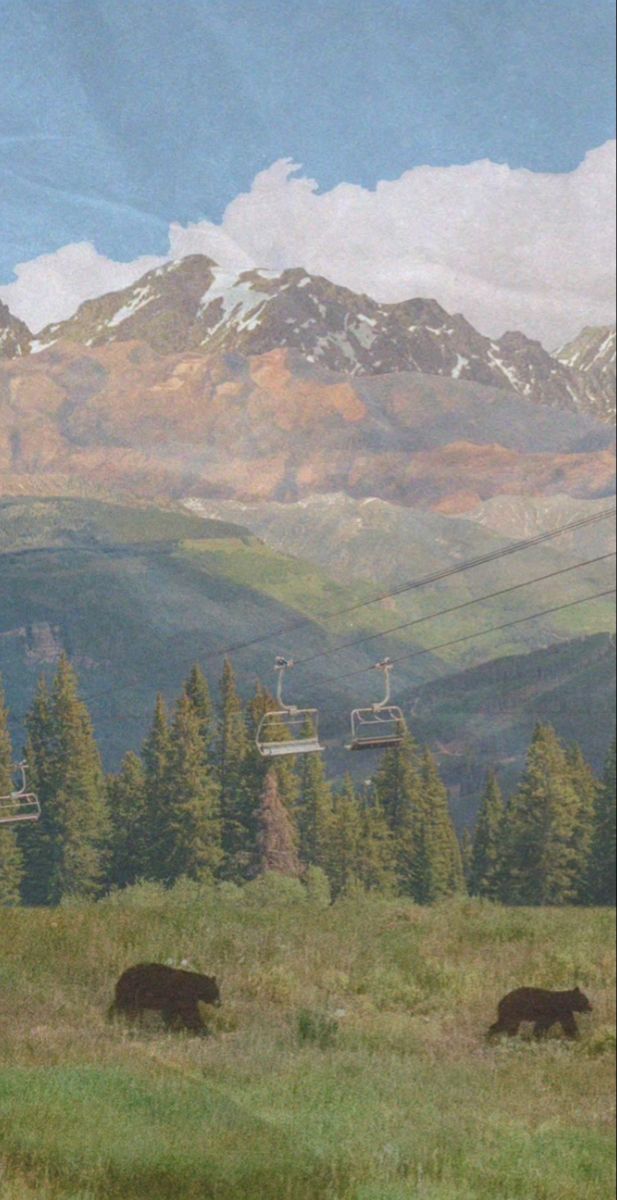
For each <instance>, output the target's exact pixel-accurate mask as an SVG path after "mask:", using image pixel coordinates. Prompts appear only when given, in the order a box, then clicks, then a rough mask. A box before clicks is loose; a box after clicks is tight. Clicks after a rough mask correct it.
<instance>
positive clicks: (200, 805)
mask: <svg viewBox="0 0 617 1200" xmlns="http://www.w3.org/2000/svg"><path fill="white" fill-rule="evenodd" d="M169 780H170V801H169V810H168V846H167V872H166V879H167V881H168V882H169V881H172V880H174V879H176V878H178V877H179V876H180V875H188V876H189V878H191V879H204V878H213V877H214V875H215V874H216V872H217V871H218V868H219V867H220V865H221V861H222V858H223V851H222V844H221V820H220V803H219V801H220V788H219V784H218V781H217V779H216V777H215V775H214V771H213V769H212V766H211V765H210V763H209V762H208V759H207V751H206V747H205V744H204V738H203V728H202V724H201V721H200V718H199V715H198V713H197V712H196V711H195V707H194V706H193V704H192V702H191V700H190V699H189V698H188V697H187V696H186V695H184V696H182V697H181V699H180V700H179V701H178V706H177V709H176V716H175V720H174V724H173V730H172V738H171V755H170V770H169Z"/></svg>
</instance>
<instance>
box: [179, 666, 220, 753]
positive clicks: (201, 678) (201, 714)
mask: <svg viewBox="0 0 617 1200" xmlns="http://www.w3.org/2000/svg"><path fill="white" fill-rule="evenodd" d="M184 695H185V696H186V698H187V700H189V701H190V704H191V707H192V709H193V712H194V713H195V715H196V717H197V719H198V721H199V733H200V737H201V739H202V741H203V744H204V751H205V754H206V757H207V759H208V761H210V760H211V759H212V758H213V753H214V743H215V740H216V713H215V709H214V702H213V700H212V696H211V695H210V688H209V686H208V680H207V679H206V677H205V675H204V673H203V671H202V669H201V667H199V666H198V665H197V664H196V665H195V666H194V667H193V668H192V670H191V672H190V675H189V677H188V679H187V681H186V683H185V685H184Z"/></svg>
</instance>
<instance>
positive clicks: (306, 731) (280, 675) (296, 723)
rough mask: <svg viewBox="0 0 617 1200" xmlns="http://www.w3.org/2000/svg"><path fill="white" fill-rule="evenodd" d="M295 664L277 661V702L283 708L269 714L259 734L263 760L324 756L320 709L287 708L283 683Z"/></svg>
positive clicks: (279, 659) (263, 719)
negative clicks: (307, 755) (297, 756)
mask: <svg viewBox="0 0 617 1200" xmlns="http://www.w3.org/2000/svg"><path fill="white" fill-rule="evenodd" d="M293 665H294V664H293V660H292V659H286V658H277V659H276V662H275V664H274V670H275V672H276V674H277V689H276V698H277V702H278V704H279V708H277V709H273V710H272V711H271V712H267V713H265V715H264V716H263V717H262V719H261V721H260V724H259V728H258V730H257V749H258V750H259V753H260V754H261V755H262V757H263V758H280V757H282V756H284V755H293V754H323V751H324V747H323V746H322V745H321V743H320V741H319V713H318V710H317V709H316V708H297V707H296V706H295V705H291V704H285V702H284V700H283V681H284V677H285V672H286V671H288V670H289V669H290V668H291V667H293Z"/></svg>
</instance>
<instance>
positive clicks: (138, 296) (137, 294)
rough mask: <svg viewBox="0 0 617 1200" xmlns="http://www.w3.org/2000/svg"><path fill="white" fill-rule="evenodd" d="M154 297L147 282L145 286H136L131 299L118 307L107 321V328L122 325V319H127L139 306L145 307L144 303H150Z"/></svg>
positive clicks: (137, 310)
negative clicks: (121, 306)
mask: <svg viewBox="0 0 617 1200" xmlns="http://www.w3.org/2000/svg"><path fill="white" fill-rule="evenodd" d="M154 299H155V297H154V296H153V295H152V293H151V292H150V285H149V284H147V285H146V287H141V288H136V289H135V291H134V293H133V298H132V300H130V301H129V303H128V304H125V305H124V307H123V308H119V309H118V311H117V312H116V313H114V315H113V317H112V318H111V320H109V321H108V322H107V327H108V328H109V329H115V328H116V326H118V325H122V324H123V323H124V321H127V320H128V318H129V317H132V316H134V315H135V313H136V312H139V310H140V308H145V307H146V304H151V303H152V301H153V300H154Z"/></svg>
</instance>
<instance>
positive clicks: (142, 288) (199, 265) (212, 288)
mask: <svg viewBox="0 0 617 1200" xmlns="http://www.w3.org/2000/svg"><path fill="white" fill-rule="evenodd" d="M128 340H138V341H143V342H145V343H146V344H147V345H148V346H150V348H151V349H153V350H154V351H156V352H157V353H160V354H176V353H185V352H186V351H192V352H196V353H199V354H211V353H213V352H219V353H237V354H242V355H243V356H251V355H261V354H266V353H269V352H270V351H271V350H274V349H279V348H281V347H283V348H289V349H291V350H294V351H296V352H298V353H299V354H300V355H302V357H303V358H304V359H305V360H306V362H307V363H308V364H311V365H317V366H319V367H322V368H325V369H327V370H329V371H334V372H337V373H341V374H345V375H351V376H359V375H385V374H392V373H400V372H417V373H420V374H424V375H437V376H445V377H448V378H450V379H454V380H463V381H468V382H474V383H480V384H484V385H485V386H488V387H493V388H499V389H503V390H506V391H510V392H515V393H516V394H518V395H520V396H523V397H525V398H526V399H529V400H531V401H533V402H534V403H538V404H544V405H550V406H553V407H557V408H563V409H567V410H569V411H580V412H588V413H590V414H593V415H594V416H597V417H600V418H601V419H604V420H609V419H611V416H612V417H613V418H614V412H615V379H614V374H613V375H612V376H611V375H610V373H607V372H605V371H603V370H602V371H597V370H593V371H590V370H587V369H586V368H584V369H583V368H581V369H579V367H578V366H577V365H576V363H574V362H570V361H566V359H564V358H563V357H559V358H556V357H553V356H552V355H551V354H549V353H548V352H547V351H546V350H545V349H544V348H543V347H542V346H541V344H540V343H539V342H537V341H533V340H532V339H530V338H528V337H526V336H525V335H524V334H523V333H517V332H508V333H505V334H504V335H503V337H501V338H499V339H496V340H495V339H491V338H488V337H484V336H483V335H482V334H480V333H478V331H477V330H476V329H474V328H473V326H472V325H470V324H469V322H468V321H467V320H466V319H465V317H464V316H462V315H461V314H455V315H451V314H449V313H447V312H446V311H445V309H443V308H442V307H441V305H439V304H438V303H437V301H435V300H431V299H410V300H407V301H404V302H402V303H397V304H379V303H378V302H377V301H375V300H372V299H371V298H370V297H369V296H365V295H358V294H356V293H355V292H352V291H350V290H349V289H347V288H344V287H338V286H336V285H335V284H333V283H330V282H329V281H328V280H327V279H324V278H322V277H320V276H312V275H309V274H307V273H306V271H304V270H301V269H295V270H287V271H283V272H280V273H278V272H273V271H262V270H252V271H245V272H242V273H240V274H235V273H233V272H229V271H225V270H222V269H221V268H220V267H218V266H217V265H216V264H215V263H214V262H213V261H212V260H211V259H209V258H207V257H206V256H204V255H192V256H189V257H187V258H184V259H181V260H178V261H176V262H171V263H168V264H166V265H165V266H162V267H157V268H156V269H155V270H152V271H150V272H148V273H147V274H146V275H144V276H143V278H142V279H140V280H138V282H137V283H135V284H133V285H132V286H131V287H128V288H125V289H123V290H122V291H119V292H113V293H109V294H108V295H105V296H101V297H99V298H98V299H96V300H89V301H86V302H85V303H84V304H82V305H81V307H80V308H79V309H78V311H77V313H76V314H75V315H74V316H73V317H71V318H70V319H69V320H67V321H62V322H59V323H57V324H53V325H50V326H48V327H47V328H46V329H44V330H43V331H42V332H41V333H40V334H39V335H38V336H37V337H36V338H35V339H33V340H32V342H31V350H32V352H34V353H36V352H38V351H41V350H44V349H46V348H48V347H50V346H52V345H54V344H56V343H57V342H59V341H72V342H77V343H79V344H80V345H83V346H87V347H97V346H104V345H107V344H109V343H112V342H117V341H128Z"/></svg>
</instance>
